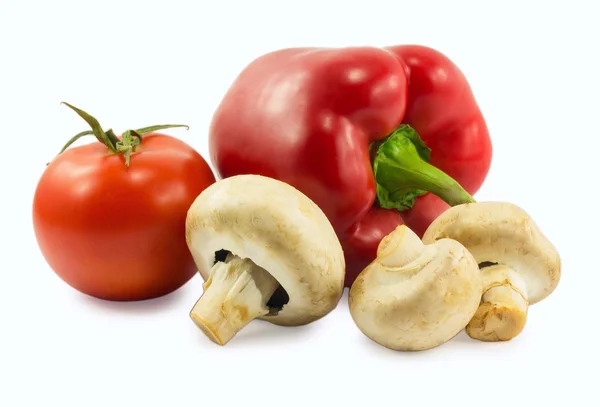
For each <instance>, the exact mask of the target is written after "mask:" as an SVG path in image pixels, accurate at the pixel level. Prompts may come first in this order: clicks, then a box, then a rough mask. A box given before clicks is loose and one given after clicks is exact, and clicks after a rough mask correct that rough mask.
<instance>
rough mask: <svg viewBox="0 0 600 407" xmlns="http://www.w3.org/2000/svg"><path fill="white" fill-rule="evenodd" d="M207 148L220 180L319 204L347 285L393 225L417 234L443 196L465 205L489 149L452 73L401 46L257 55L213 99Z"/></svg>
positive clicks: (440, 60)
mask: <svg viewBox="0 0 600 407" xmlns="http://www.w3.org/2000/svg"><path fill="white" fill-rule="evenodd" d="M419 136H420V137H419ZM382 142H384V144H383V145H382V144H381V143H382ZM209 147H210V153H211V159H212V162H213V164H214V167H215V168H216V170H217V172H218V174H219V175H220V176H221V177H225V178H226V177H230V176H233V175H239V174H247V173H250V174H260V175H264V176H268V177H273V178H276V179H279V180H281V181H284V182H286V183H288V184H290V185H292V186H294V187H296V188H297V189H299V190H300V191H302V192H303V193H304V194H306V195H307V196H308V197H309V198H311V199H312V200H313V201H314V202H315V203H316V204H317V205H319V206H320V207H321V209H322V210H323V211H324V212H325V214H326V215H327V217H328V218H329V220H330V221H331V223H332V225H333V226H334V228H335V230H336V232H337V234H338V237H339V238H340V240H341V242H342V245H343V247H344V253H345V257H346V265H347V271H346V286H348V287H349V286H350V285H351V284H352V282H353V281H354V279H355V278H356V276H357V275H358V273H359V272H360V271H362V269H363V268H364V267H366V266H367V265H368V264H369V263H370V262H371V261H372V260H374V259H375V256H376V251H377V245H378V244H379V242H380V241H381V239H382V238H383V237H384V236H386V235H387V234H389V233H391V232H392V231H393V230H394V229H395V228H396V227H397V226H398V225H401V224H403V223H404V224H406V225H407V226H408V227H409V228H411V229H412V230H414V231H415V232H416V233H417V234H418V235H422V233H423V232H424V231H425V229H426V228H427V227H428V226H429V224H430V222H431V221H432V220H433V219H435V218H436V217H437V216H438V215H439V214H440V213H441V212H442V211H444V210H445V209H447V208H448V204H451V205H454V204H459V203H465V202H472V199H471V198H470V196H469V194H474V193H475V192H476V191H477V190H478V189H479V187H480V186H481V185H482V183H483V182H484V180H485V178H486V176H487V172H488V169H489V166H490V162H491V155H492V147H491V141H490V138H489V134H488V130H487V126H486V123H485V120H484V118H483V115H482V113H481V111H480V110H479V108H478V106H477V103H476V101H475V98H474V96H473V94H472V91H471V89H470V86H469V84H468V82H467V80H466V78H465V77H464V75H463V74H462V73H461V71H460V70H459V69H458V68H457V67H456V65H455V64H454V63H453V62H452V61H450V60H449V59H448V58H447V57H446V56H444V55H443V54H441V53H440V52H438V51H435V50H433V49H431V48H428V47H423V46H412V45H411V46H409V45H406V46H395V47H389V48H385V49H380V48H370V47H358V48H343V49H324V48H297V49H284V50H280V51H275V52H272V53H269V54H266V55H263V56H261V57H260V58H258V59H256V60H255V61H253V62H252V63H251V64H249V65H248V66H247V67H246V68H245V69H244V70H243V71H242V72H241V73H240V75H239V76H238V78H237V79H236V80H235V82H234V83H233V85H232V86H231V88H230V89H229V90H228V92H227V93H226V95H225V96H224V98H223V100H222V101H221V103H220V105H219V107H218V108H217V110H216V112H215V114H214V117H213V121H212V123H211V127H210V133H209ZM378 149H379V150H385V154H381V157H380V159H379V164H377V163H375V165H377V167H378V168H377V169H376V171H375V174H374V169H373V163H372V162H371V158H372V157H374V156H375V155H376V151H377V150H378ZM427 161H429V164H430V165H427ZM461 185H462V187H461ZM463 188H464V190H463ZM425 191H431V192H433V193H434V194H438V195H439V196H440V197H441V198H442V200H440V199H439V198H437V197H436V196H431V194H426V195H425V196H421V195H423V194H424V193H425ZM465 191H466V192H468V193H465ZM376 198H377V199H376ZM443 200H446V201H447V202H448V204H447V203H446V202H444V201H443ZM398 210H401V212H399V211H398Z"/></svg>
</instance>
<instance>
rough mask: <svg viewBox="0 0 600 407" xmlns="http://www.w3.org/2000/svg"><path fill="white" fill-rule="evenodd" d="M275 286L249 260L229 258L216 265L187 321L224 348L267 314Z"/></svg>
mask: <svg viewBox="0 0 600 407" xmlns="http://www.w3.org/2000/svg"><path fill="white" fill-rule="evenodd" d="M278 287H279V283H278V282H277V280H276V279H275V278H273V276H271V275H270V274H269V273H268V272H267V271H266V270H264V269H262V268H260V267H259V266H257V265H256V264H254V263H253V262H252V260H250V259H241V258H239V257H237V256H234V255H229V256H228V257H227V259H226V260H225V262H218V263H216V264H215V265H214V266H213V267H212V269H211V270H210V276H209V278H208V280H206V282H205V283H204V293H203V294H202V296H201V297H200V299H199V300H198V301H197V302H196V304H195V305H194V308H193V309H192V311H191V312H190V317H191V318H192V320H193V321H194V323H195V324H196V325H197V326H198V327H199V328H200V329H201V330H202V332H204V334H205V335H206V336H208V337H209V338H210V339H211V340H212V341H213V342H215V343H217V344H219V345H225V344H226V343H227V342H229V340H231V338H233V337H234V336H235V334H236V333H238V332H239V331H240V330H241V329H242V328H244V327H245V326H246V325H247V324H248V323H249V322H250V321H252V320H253V319H256V318H258V317H261V316H263V315H266V314H268V313H269V307H268V306H267V302H268V301H269V299H270V298H271V296H272V295H273V293H274V292H275V290H276V289H277V288H278Z"/></svg>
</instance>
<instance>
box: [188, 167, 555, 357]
mask: <svg viewBox="0 0 600 407" xmlns="http://www.w3.org/2000/svg"><path fill="white" fill-rule="evenodd" d="M186 239H187V244H188V247H189V249H190V252H191V254H192V256H193V258H194V260H195V263H196V265H197V267H198V270H199V272H200V275H201V276H202V277H203V279H204V285H203V287H204V292H203V293H202V295H201V297H200V298H199V299H198V301H197V302H196V303H195V305H194V306H193V308H192V310H191V312H190V317H191V319H192V320H193V321H194V323H195V324H196V325H197V326H198V327H199V328H200V329H201V330H202V331H203V332H204V334H205V335H206V336H207V337H208V338H210V339H211V340H212V341H214V342H216V343H217V344H219V345H225V344H226V343H228V342H229V341H230V340H231V339H232V338H233V337H234V336H235V335H236V334H237V333H238V332H239V331H240V330H241V329H243V328H244V327H245V326H246V325H247V324H248V323H250V322H251V321H253V320H254V319H263V320H266V321H269V322H271V323H273V324H278V325H286V326H298V325H305V324H308V323H311V322H313V321H316V320H317V319H320V318H322V317H323V316H325V315H327V314H328V313H329V312H331V311H332V310H333V309H334V308H335V307H336V306H337V304H338V302H339V300H340V298H341V296H342V292H343V286H344V275H345V263H344V253H343V250H342V246H341V244H340V241H339V239H338V237H337V235H336V233H335V231H334V229H333V227H332V225H331V224H330V222H329V221H328V219H327V217H326V216H325V214H324V213H323V212H322V211H321V209H320V208H319V207H318V206H317V205H316V204H315V203H314V202H313V201H311V200H310V199H309V198H308V197H307V196H306V195H304V194H303V193H301V192H300V191H298V190H297V189H295V188H294V187H292V186H291V185H289V184H287V183H284V182H282V181H278V180H276V179H273V178H268V177H264V176H259V175H249V174H248V175H238V176H234V177H230V178H225V179H223V180H220V181H218V182H216V183H215V184H213V185H211V186H210V187H208V188H207V189H205V190H204V191H203V192H202V193H201V194H200V195H199V196H198V197H197V198H196V200H195V202H194V203H193V204H192V206H191V207H190V208H189V211H188V215H187V220H186ZM560 271H561V262H560V257H559V255H558V252H557V251H556V248H555V247H554V246H553V245H552V244H551V243H550V241H549V240H548V239H547V238H546V237H545V236H544V235H543V234H542V232H541V231H540V229H539V228H538V227H537V225H536V224H535V223H534V222H533V220H532V219H531V217H530V216H529V215H528V214H527V213H526V212H525V211H524V210H523V209H521V208H519V207H518V206H516V205H513V204H510V203H506V202H480V203H467V204H462V205H457V206H454V207H451V208H450V209H448V210H446V211H445V212H444V213H443V214H441V215H440V216H439V217H438V218H437V219H435V220H434V221H433V222H432V223H431V225H430V226H429V228H428V229H427V230H426V231H425V233H424V235H423V238H422V239H421V238H419V236H417V235H416V234H415V233H414V232H413V231H412V230H411V229H409V228H408V227H406V226H404V225H402V226H399V227H397V228H396V229H395V230H394V231H392V232H391V233H390V234H389V235H387V236H386V237H385V238H384V239H383V240H381V242H380V244H379V247H378V250H377V257H376V259H374V260H373V261H372V262H371V264H369V265H368V266H367V267H366V268H365V269H364V270H363V271H362V272H361V273H360V274H359V276H358V278H357V279H356V280H355V282H354V284H353V285H352V287H351V288H350V292H349V296H348V301H349V309H350V314H351V317H352V319H353V321H354V323H355V324H356V326H357V327H358V328H359V330H360V331H361V332H362V333H363V334H365V335H366V336H367V337H369V338H370V339H372V340H373V341H375V342H377V343H379V344H380V345H382V346H385V347H387V348H390V349H394V350H402V351H416V350H426V349H431V348H434V347H437V346H440V345H441V344H443V343H445V342H447V341H449V340H450V339H452V338H453V337H454V336H456V335H457V334H458V333H459V332H461V331H462V330H463V329H464V330H465V331H466V333H467V334H468V335H469V336H470V337H471V338H474V339H479V340H482V341H505V340H510V339H512V338H514V337H515V336H517V335H518V334H519V333H520V332H521V331H522V330H523V328H524V326H525V322H526V320H527V312H528V308H529V306H530V305H532V304H535V303H537V302H539V301H541V300H543V299H544V298H546V297H547V296H548V295H550V294H551V293H552V292H553V291H554V290H555V288H556V286H557V284H558V281H559V279H560Z"/></svg>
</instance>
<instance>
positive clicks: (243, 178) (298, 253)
mask: <svg viewBox="0 0 600 407" xmlns="http://www.w3.org/2000/svg"><path fill="white" fill-rule="evenodd" d="M186 239H187V243H188V247H189V249H190V252H191V253H192V256H193V258H194V260H195V263H196V266H197V267H198V271H199V272H200V275H201V276H202V278H203V279H204V280H205V282H204V285H203V287H204V293H203V294H202V296H201V297H200V299H199V300H198V301H197V302H196V304H195V305H194V307H193V309H192V310H191V312H190V317H191V318H192V320H193V321H194V322H195V323H196V325H197V326H198V327H199V328H200V329H201V330H202V331H203V332H204V333H205V334H206V335H207V336H208V337H209V338H210V339H211V340H212V341H214V342H216V343H217V344H219V345H225V344H226V343H227V342H228V341H229V340H231V338H233V336H235V334H236V333H237V332H238V331H240V330H241V329H242V328H243V327H244V326H246V325H247V324H248V323H249V322H250V321H252V320H254V319H256V318H259V319H263V320H267V321H269V322H272V323H274V324H277V325H284V326H299V325H305V324H308V323H310V322H313V321H315V320H317V319H319V318H321V317H323V316H325V315H326V314H328V313H329V312H330V311H332V310H333V309H334V308H335V307H336V306H337V304H338V302H339V300H340V298H341V296H342V292H343V285H344V275H345V263H344V254H343V251H342V247H341V244H340V242H339V240H338V238H337V236H336V234H335V231H334V229H333V227H332V226H331V224H330V223H329V221H328V220H327V218H326V217H325V214H324V213H323V212H322V211H321V209H319V207H318V206H317V205H316V204H315V203H314V202H313V201H311V200H310V199H309V198H308V197H307V196H305V195H304V194H302V193H301V192H300V191H298V190H297V189H295V188H293V187H292V186H290V185H288V184H286V183H284V182H281V181H277V180H275V179H272V178H268V177H263V176H259V175H238V176H234V177H230V178H226V179H223V180H220V181H218V182H216V183H215V184H213V185H211V186H210V187H208V188H207V189H205V190H204V191H203V192H202V193H201V194H200V195H199V196H198V197H197V198H196V200H195V201H194V203H193V204H192V206H191V207H190V209H189V211H188V215H187V219H186Z"/></svg>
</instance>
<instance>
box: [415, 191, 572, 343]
mask: <svg viewBox="0 0 600 407" xmlns="http://www.w3.org/2000/svg"><path fill="white" fill-rule="evenodd" d="M446 238H450V239H455V240H457V241H459V242H460V243H462V244H463V245H464V246H465V247H466V248H467V249H469V251H470V252H471V253H472V254H473V256H474V257H475V259H477V262H478V263H480V266H481V267H482V268H481V273H482V279H483V296H482V299H481V305H480V306H479V309H478V310H477V313H476V314H475V316H474V317H473V319H472V320H471V322H470V323H469V325H468V326H467V327H466V331H467V334H468V335H469V336H471V337H472V338H474V339H480V340H482V341H505V340H510V339H512V338H514V337H515V336H517V335H518V334H519V333H520V332H521V331H522V330H523V328H524V326H525V321H526V320H527V310H528V307H529V305H532V304H535V303H537V302H539V301H541V300H543V299H544V298H546V297H547V296H548V295H550V294H551V293H552V292H553V291H554V289H555V288H556V286H557V285H558V282H559V279H560V272H561V262H560V257H559V254H558V252H557V250H556V248H555V247H554V246H553V245H552V243H550V241H549V240H548V239H547V238H546V237H545V236H544V235H543V234H542V232H541V231H540V229H539V228H538V226H537V225H536V224H535V223H534V222H533V220H532V219H531V217H530V216H529V215H528V214H527V213H526V212H525V211H524V210H523V209H521V208H519V207H518V206H516V205H514V204H511V203H507V202H480V203H469V204H463V205H457V206H454V207H451V208H450V209H448V210H446V211H445V212H444V213H442V214H441V215H440V216H439V217H438V218H437V219H436V220H435V221H433V223H432V224H431V225H430V226H429V228H428V229H427V231H426V232H425V234H424V235H423V242H425V243H433V242H435V241H438V240H439V239H446Z"/></svg>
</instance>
